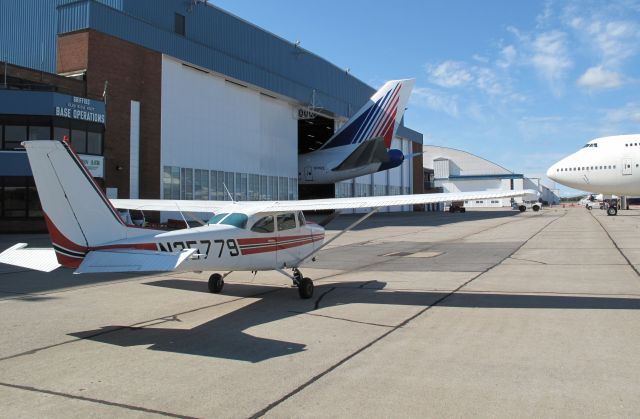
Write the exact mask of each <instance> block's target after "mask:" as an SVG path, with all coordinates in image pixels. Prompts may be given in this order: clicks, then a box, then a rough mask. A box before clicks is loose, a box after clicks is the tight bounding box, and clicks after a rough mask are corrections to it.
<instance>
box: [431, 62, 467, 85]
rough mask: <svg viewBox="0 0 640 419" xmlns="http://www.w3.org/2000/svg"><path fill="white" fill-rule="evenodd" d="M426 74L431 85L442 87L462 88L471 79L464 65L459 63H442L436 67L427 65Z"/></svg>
mask: <svg viewBox="0 0 640 419" xmlns="http://www.w3.org/2000/svg"><path fill="white" fill-rule="evenodd" d="M427 73H428V74H429V81H430V82H431V83H433V84H436V85H438V86H442V87H457V86H464V85H465V84H467V83H469V82H470V81H471V80H472V79H473V76H472V75H471V73H470V72H469V70H468V69H467V67H466V65H465V64H464V63H462V62H459V61H444V62H443V63H441V64H439V65H437V66H433V65H427Z"/></svg>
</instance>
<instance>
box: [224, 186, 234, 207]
mask: <svg viewBox="0 0 640 419" xmlns="http://www.w3.org/2000/svg"><path fill="white" fill-rule="evenodd" d="M222 186H223V187H224V190H225V191H226V192H227V195H229V198H231V201H232V202H233V203H234V204H235V203H236V200H235V199H233V195H231V192H229V189H227V185H226V184H225V183H224V182H222Z"/></svg>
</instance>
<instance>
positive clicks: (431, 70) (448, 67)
mask: <svg viewBox="0 0 640 419" xmlns="http://www.w3.org/2000/svg"><path fill="white" fill-rule="evenodd" d="M425 67H426V69H427V74H428V75H429V81H430V82H431V83H433V84H436V85H438V86H441V87H446V88H459V87H473V88H476V89H478V90H481V91H483V92H485V93H487V94H489V95H491V96H496V95H500V94H503V93H506V89H505V88H504V86H503V83H501V81H500V80H499V77H498V75H497V74H496V72H495V71H494V70H493V69H491V68H490V67H488V66H477V65H468V64H467V63H464V62H461V61H444V62H442V63H441V64H438V65H433V64H429V65H427V66H425Z"/></svg>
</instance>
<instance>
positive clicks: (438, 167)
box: [423, 145, 559, 207]
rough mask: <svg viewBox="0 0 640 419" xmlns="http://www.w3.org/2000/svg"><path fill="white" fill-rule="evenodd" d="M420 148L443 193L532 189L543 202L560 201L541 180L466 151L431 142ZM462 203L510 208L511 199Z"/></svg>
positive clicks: (473, 205)
mask: <svg viewBox="0 0 640 419" xmlns="http://www.w3.org/2000/svg"><path fill="white" fill-rule="evenodd" d="M423 151H424V161H423V163H424V167H425V169H429V170H433V176H434V187H436V188H442V191H443V192H466V191H482V190H516V191H518V190H523V189H533V190H537V191H538V192H539V194H540V197H541V199H542V200H543V201H546V202H547V203H549V204H556V203H558V202H559V198H558V195H557V193H556V191H553V190H551V189H549V188H548V187H547V186H545V185H544V184H542V183H541V182H540V179H538V178H527V177H525V176H524V175H523V174H520V173H514V172H512V171H511V170H509V169H506V168H504V167H502V166H500V165H498V164H496V163H493V162H491V161H489V160H486V159H484V158H482V157H479V156H476V155H474V154H471V153H469V152H466V151H462V150H456V149H453V148H449V147H441V146H433V145H425V146H423ZM516 200H518V199H516ZM465 206H466V207H510V206H511V198H503V199H486V200H481V199H479V200H473V201H466V202H465Z"/></svg>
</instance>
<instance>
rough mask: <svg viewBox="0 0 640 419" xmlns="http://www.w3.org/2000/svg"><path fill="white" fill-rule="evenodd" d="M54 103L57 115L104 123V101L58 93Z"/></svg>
mask: <svg viewBox="0 0 640 419" xmlns="http://www.w3.org/2000/svg"><path fill="white" fill-rule="evenodd" d="M53 103H54V108H55V109H54V115H55V116H61V117H63V118H70V119H79V120H81V121H88V122H97V123H99V124H104V119H105V116H104V102H100V101H97V100H91V99H87V98H84V97H78V96H67V95H61V94H56V95H55V96H54V98H53Z"/></svg>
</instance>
